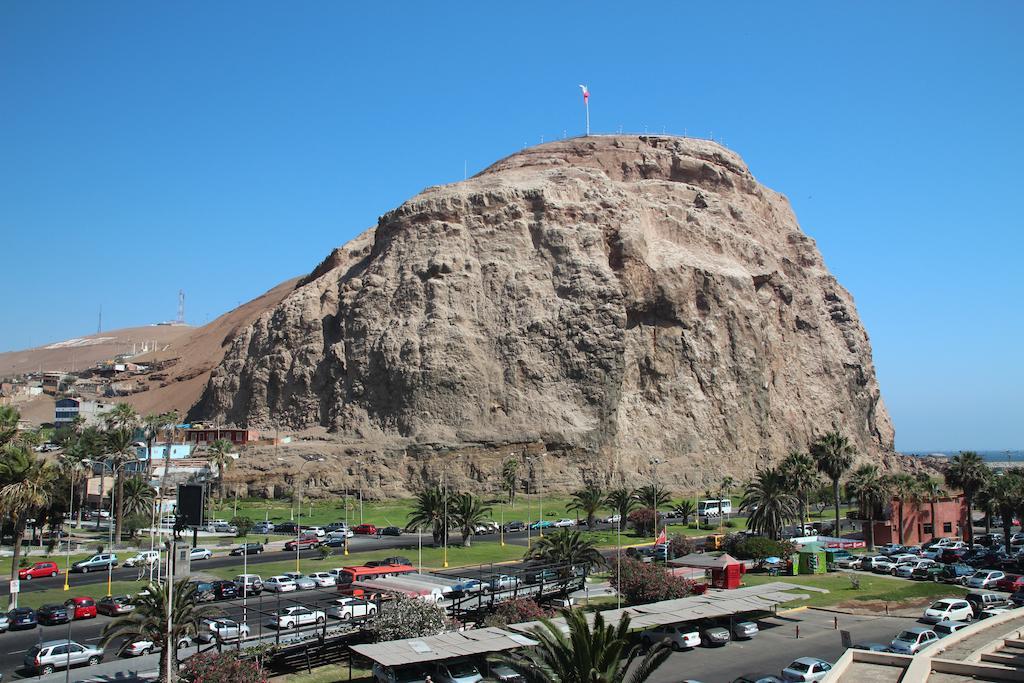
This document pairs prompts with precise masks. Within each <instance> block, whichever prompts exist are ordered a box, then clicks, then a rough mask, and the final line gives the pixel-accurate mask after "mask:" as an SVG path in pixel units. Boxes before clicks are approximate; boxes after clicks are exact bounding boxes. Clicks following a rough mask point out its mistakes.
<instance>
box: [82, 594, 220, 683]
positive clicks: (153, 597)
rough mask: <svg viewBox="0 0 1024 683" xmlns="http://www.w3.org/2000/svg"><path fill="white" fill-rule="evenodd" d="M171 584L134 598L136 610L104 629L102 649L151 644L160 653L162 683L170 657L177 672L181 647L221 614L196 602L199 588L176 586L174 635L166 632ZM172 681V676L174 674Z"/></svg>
mask: <svg viewBox="0 0 1024 683" xmlns="http://www.w3.org/2000/svg"><path fill="white" fill-rule="evenodd" d="M170 586H171V582H169V581H165V582H164V583H162V584H156V583H150V584H148V585H147V586H146V588H145V590H143V591H142V592H141V593H139V594H138V595H137V596H136V597H134V598H132V604H133V605H135V609H134V610H132V611H131V612H130V613H128V614H126V615H124V616H121V617H117V618H116V619H114V620H113V621H111V622H109V623H108V624H107V625H106V626H104V627H103V634H102V639H101V640H100V645H101V646H102V647H106V646H109V645H110V644H111V643H113V642H116V641H118V640H121V639H124V642H125V643H126V644H127V643H133V642H136V641H139V640H148V641H150V642H151V643H153V644H154V645H155V646H156V647H158V648H159V649H160V680H162V681H163V680H166V678H165V676H166V672H167V663H168V662H167V657H168V654H169V653H171V652H173V658H174V659H173V660H172V663H173V664H174V667H172V668H173V669H176V668H177V659H178V643H180V642H182V641H184V640H186V639H188V638H191V637H193V636H195V635H196V634H197V633H198V632H199V624H200V623H201V622H202V620H203V619H207V618H211V617H213V616H215V615H216V614H218V612H219V609H218V608H217V607H215V606H213V605H211V604H208V603H199V602H196V600H195V592H196V584H194V583H189V582H188V581H175V582H174V588H173V590H174V596H173V598H174V599H173V603H172V607H171V617H172V620H171V624H172V625H171V632H170V633H168V631H167V602H168V600H167V598H168V595H167V593H168V591H169V590H171V588H170ZM172 677H173V674H172Z"/></svg>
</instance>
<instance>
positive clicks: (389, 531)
mask: <svg viewBox="0 0 1024 683" xmlns="http://www.w3.org/2000/svg"><path fill="white" fill-rule="evenodd" d="M380 535H381V536H401V535H402V530H401V529H399V528H398V527H397V526H386V527H384V528H383V529H381V530H380Z"/></svg>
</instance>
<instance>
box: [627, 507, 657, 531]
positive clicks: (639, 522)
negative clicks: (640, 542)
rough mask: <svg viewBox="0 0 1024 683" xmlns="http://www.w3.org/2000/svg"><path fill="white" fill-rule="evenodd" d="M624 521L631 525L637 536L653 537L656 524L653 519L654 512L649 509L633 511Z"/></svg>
mask: <svg viewBox="0 0 1024 683" xmlns="http://www.w3.org/2000/svg"><path fill="white" fill-rule="evenodd" d="M626 521H628V522H629V523H630V524H632V525H633V528H634V529H636V533H637V535H639V536H653V535H654V527H655V524H656V523H657V522H656V520H655V517H654V510H652V509H651V508H640V509H639V510H633V511H632V512H630V513H629V517H627V518H626Z"/></svg>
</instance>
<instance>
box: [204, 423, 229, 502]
mask: <svg viewBox="0 0 1024 683" xmlns="http://www.w3.org/2000/svg"><path fill="white" fill-rule="evenodd" d="M209 448H210V464H211V465H213V466H214V467H216V468H217V481H218V482H219V484H220V487H219V488H220V490H219V493H218V494H217V497H218V498H219V499H220V502H221V503H223V502H224V475H225V474H227V469H228V464H229V463H230V462H231V461H232V460H233V458H232V457H231V455H230V454H231V451H232V450H233V448H234V447H233V446H232V445H231V442H230V441H228V440H227V439H217V440H216V441H214V442H213V443H211V444H210V447H209Z"/></svg>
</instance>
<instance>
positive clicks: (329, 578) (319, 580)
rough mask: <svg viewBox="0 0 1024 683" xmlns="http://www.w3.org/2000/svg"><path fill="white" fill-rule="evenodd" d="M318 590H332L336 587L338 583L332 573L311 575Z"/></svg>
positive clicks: (314, 573)
mask: <svg viewBox="0 0 1024 683" xmlns="http://www.w3.org/2000/svg"><path fill="white" fill-rule="evenodd" d="M309 578H310V579H312V580H313V583H315V584H316V585H317V587H318V588H330V587H331V586H336V585H337V583H338V581H337V579H335V578H334V576H333V575H331V573H330V572H313V573H312V574H310V575H309Z"/></svg>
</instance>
